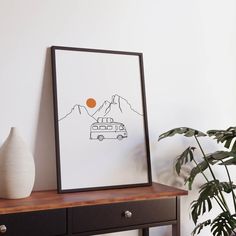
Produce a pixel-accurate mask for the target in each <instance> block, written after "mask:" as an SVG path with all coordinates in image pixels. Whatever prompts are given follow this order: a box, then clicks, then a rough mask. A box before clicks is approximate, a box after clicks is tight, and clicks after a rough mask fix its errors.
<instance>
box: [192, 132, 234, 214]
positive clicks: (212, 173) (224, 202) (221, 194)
mask: <svg viewBox="0 0 236 236" xmlns="http://www.w3.org/2000/svg"><path fill="white" fill-rule="evenodd" d="M194 138H195V140H196V141H197V144H198V146H199V148H200V150H201V152H202V155H203V158H204V160H205V161H206V163H207V166H208V168H209V170H210V172H211V175H212V177H213V179H214V180H215V181H216V180H217V179H216V177H215V174H214V172H213V170H212V168H211V165H210V163H209V161H208V160H207V157H206V154H205V153H204V151H203V149H202V146H201V144H200V142H199V140H198V139H197V137H196V135H194ZM218 190H219V193H220V196H221V198H222V199H221V200H222V203H223V205H224V207H225V209H226V210H227V211H228V212H229V213H230V210H229V207H228V205H227V203H226V201H225V198H224V195H223V193H222V191H221V189H219V188H218Z"/></svg>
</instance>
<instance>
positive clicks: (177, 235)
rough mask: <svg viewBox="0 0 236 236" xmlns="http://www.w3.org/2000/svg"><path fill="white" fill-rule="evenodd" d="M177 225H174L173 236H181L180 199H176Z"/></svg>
mask: <svg viewBox="0 0 236 236" xmlns="http://www.w3.org/2000/svg"><path fill="white" fill-rule="evenodd" d="M176 218H177V219H176V220H177V222H176V224H174V225H172V236H180V197H176Z"/></svg>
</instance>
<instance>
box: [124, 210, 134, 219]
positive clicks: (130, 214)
mask: <svg viewBox="0 0 236 236" xmlns="http://www.w3.org/2000/svg"><path fill="white" fill-rule="evenodd" d="M124 216H125V218H127V219H129V218H131V217H132V212H131V211H125V212H124Z"/></svg>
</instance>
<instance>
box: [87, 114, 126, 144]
mask: <svg viewBox="0 0 236 236" xmlns="http://www.w3.org/2000/svg"><path fill="white" fill-rule="evenodd" d="M127 137H128V133H127V131H126V128H125V125H124V124H123V123H120V122H114V120H113V118H111V117H99V118H98V119H97V122H95V123H93V124H92V125H91V126H90V139H97V140H99V141H102V140H103V139H118V140H120V141H121V140H123V138H127Z"/></svg>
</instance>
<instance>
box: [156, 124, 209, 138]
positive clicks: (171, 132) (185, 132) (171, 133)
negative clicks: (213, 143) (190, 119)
mask: <svg viewBox="0 0 236 236" xmlns="http://www.w3.org/2000/svg"><path fill="white" fill-rule="evenodd" d="M175 134H182V135H184V136H186V137H192V136H196V137H203V136H207V135H206V134H204V133H203V132H201V131H199V130H196V129H192V128H188V127H179V128H175V129H171V130H169V131H167V132H165V133H163V134H161V135H160V136H159V139H158V141H160V140H161V139H163V138H167V137H172V136H174V135H175Z"/></svg>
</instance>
